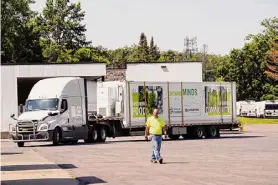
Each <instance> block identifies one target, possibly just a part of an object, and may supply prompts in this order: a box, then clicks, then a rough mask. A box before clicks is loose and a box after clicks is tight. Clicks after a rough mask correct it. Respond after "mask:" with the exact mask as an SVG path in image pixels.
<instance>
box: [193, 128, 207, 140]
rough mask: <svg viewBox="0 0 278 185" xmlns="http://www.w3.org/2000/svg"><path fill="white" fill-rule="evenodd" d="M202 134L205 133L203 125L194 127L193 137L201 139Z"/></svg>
mask: <svg viewBox="0 0 278 185" xmlns="http://www.w3.org/2000/svg"><path fill="white" fill-rule="evenodd" d="M204 135H205V132H204V128H203V127H195V128H194V138H196V139H202V138H203V136H204Z"/></svg>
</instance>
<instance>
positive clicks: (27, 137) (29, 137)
mask: <svg viewBox="0 0 278 185" xmlns="http://www.w3.org/2000/svg"><path fill="white" fill-rule="evenodd" d="M50 138H52V137H50V133H49V132H37V133H35V135H34V134H26V133H25V134H24V133H15V132H10V133H9V139H10V140H13V141H14V142H34V141H50Z"/></svg>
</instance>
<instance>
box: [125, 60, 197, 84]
mask: <svg viewBox="0 0 278 185" xmlns="http://www.w3.org/2000/svg"><path fill="white" fill-rule="evenodd" d="M162 66H165V67H166V68H165V69H163V68H162ZM126 80H128V81H156V82H167V81H169V82H181V81H182V82H202V63H201V62H182V63H147V64H143V63H140V64H139V63H134V64H132V63H130V64H127V70H126Z"/></svg>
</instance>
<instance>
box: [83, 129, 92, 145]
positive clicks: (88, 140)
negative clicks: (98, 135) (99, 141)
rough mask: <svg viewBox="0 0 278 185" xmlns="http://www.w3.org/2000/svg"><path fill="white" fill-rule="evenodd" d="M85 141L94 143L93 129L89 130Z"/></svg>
mask: <svg viewBox="0 0 278 185" xmlns="http://www.w3.org/2000/svg"><path fill="white" fill-rule="evenodd" d="M84 142H85V143H92V142H93V129H89V130H88V138H87V139H84Z"/></svg>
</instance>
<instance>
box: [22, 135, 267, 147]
mask: <svg viewBox="0 0 278 185" xmlns="http://www.w3.org/2000/svg"><path fill="white" fill-rule="evenodd" d="M221 134H222V136H221V137H220V138H206V140H207V139H209V140H211V139H247V138H259V137H265V136H246V135H242V134H233V135H228V136H227V135H225V134H223V133H221ZM163 138H164V136H163ZM184 140H204V139H191V138H186V139H183V138H182V137H180V139H178V140H171V139H167V140H165V139H163V142H176V141H184ZM130 142H131V143H132V142H133V143H136V142H151V140H149V141H146V140H145V139H144V138H143V137H142V139H134V140H133V139H127V140H116V141H113V140H112V141H106V142H103V143H84V142H82V141H81V142H79V143H75V144H71V143H63V144H60V145H57V146H54V145H52V144H44V145H30V146H26V147H62V146H79V145H81V146H86V145H106V144H113V143H130Z"/></svg>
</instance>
